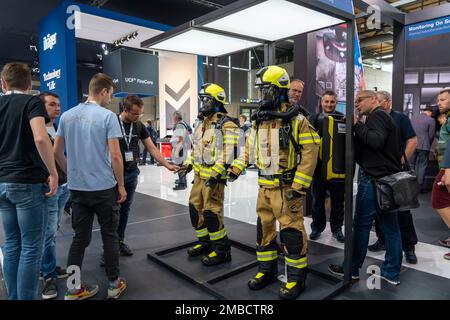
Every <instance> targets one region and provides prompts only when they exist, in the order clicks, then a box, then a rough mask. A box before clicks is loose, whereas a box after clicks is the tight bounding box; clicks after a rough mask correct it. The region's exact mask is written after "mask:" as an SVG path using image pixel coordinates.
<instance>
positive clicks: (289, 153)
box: [230, 104, 320, 191]
mask: <svg viewBox="0 0 450 320" xmlns="http://www.w3.org/2000/svg"><path fill="white" fill-rule="evenodd" d="M288 107H289V104H282V106H281V107H280V111H282V112H285V111H286V110H287V108H288ZM282 130H284V132H281V131H282ZM287 130H292V131H291V132H292V137H293V138H294V140H295V142H296V143H297V144H298V145H299V146H300V153H299V154H297V152H296V150H295V148H294V145H293V143H292V141H291V139H290V138H287V137H288V136H287V133H286V132H287ZM285 133H286V134H285ZM319 147H320V137H319V135H318V134H317V132H316V131H315V130H314V128H313V127H312V126H311V124H310V123H309V121H308V120H307V119H306V118H305V117H304V116H303V115H301V114H300V115H298V116H296V117H294V118H293V119H292V120H291V122H290V126H286V125H283V121H282V119H274V120H270V121H264V122H262V123H261V124H260V125H259V126H258V127H257V126H256V123H253V126H252V129H251V132H250V135H249V138H248V139H247V141H246V145H245V151H244V152H242V153H241V154H240V155H239V157H238V158H237V159H236V160H234V162H233V163H232V165H231V167H230V171H232V172H233V173H234V174H236V175H239V174H240V173H241V172H242V171H243V170H244V169H245V168H246V166H248V165H249V164H250V163H254V164H255V165H256V167H257V168H258V169H259V178H258V184H259V185H260V186H261V187H264V188H277V187H279V186H280V179H283V177H282V176H283V174H284V173H291V175H290V176H291V180H292V189H294V190H299V191H300V190H302V189H308V188H309V187H310V186H311V182H312V176H313V174H314V169H315V168H316V163H317V156H318V152H319ZM281 182H282V181H281Z"/></svg>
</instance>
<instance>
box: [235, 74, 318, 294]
mask: <svg viewBox="0 0 450 320" xmlns="http://www.w3.org/2000/svg"><path fill="white" fill-rule="evenodd" d="M256 86H257V88H258V89H259V92H260V95H261V96H260V99H261V100H260V105H259V108H258V110H257V111H256V113H255V114H254V115H253V116H252V121H253V125H252V132H251V133H250V136H249V138H248V139H247V143H246V147H245V152H243V153H242V154H241V155H240V156H239V158H237V159H236V160H234V162H233V163H232V165H231V166H230V168H229V169H228V176H229V180H230V181H234V180H235V179H236V178H237V177H238V176H239V175H240V174H241V173H242V171H243V170H244V169H245V168H246V166H247V165H248V164H249V163H255V165H256V166H257V168H258V170H259V173H258V175H259V177H258V184H259V192H258V199H257V204H256V211H257V214H258V220H257V246H256V254H257V260H258V273H257V274H256V275H255V276H254V277H253V278H252V279H250V280H249V282H248V286H249V288H250V289H252V290H259V289H262V288H264V287H265V286H267V285H268V284H270V283H271V282H274V281H276V279H277V275H278V262H277V260H278V248H279V246H278V244H277V241H276V238H277V233H276V223H275V222H276V221H278V222H279V224H280V230H281V231H280V237H281V242H282V244H283V245H284V251H285V252H284V256H285V264H286V267H287V283H286V284H283V285H282V286H281V287H280V290H279V296H280V298H282V299H295V298H296V297H298V295H299V294H300V293H301V292H302V291H303V290H304V288H305V281H306V268H307V265H308V263H307V258H306V252H307V234H306V231H305V227H304V224H303V202H304V195H305V190H306V189H308V188H309V187H310V186H311V182H312V176H313V173H314V169H315V167H316V162H317V155H318V152H319V146H320V137H319V136H318V134H317V133H316V131H315V130H314V128H313V127H312V126H311V125H310V123H309V122H308V120H307V119H306V117H305V115H304V114H305V113H304V111H303V110H302V109H301V107H299V106H297V105H293V106H291V105H290V104H289V102H288V101H289V99H288V96H287V92H288V89H289V86H290V81H289V75H288V73H287V72H286V70H284V69H283V68H280V67H278V66H269V67H264V68H262V69H261V70H259V71H258V72H257V74H256Z"/></svg>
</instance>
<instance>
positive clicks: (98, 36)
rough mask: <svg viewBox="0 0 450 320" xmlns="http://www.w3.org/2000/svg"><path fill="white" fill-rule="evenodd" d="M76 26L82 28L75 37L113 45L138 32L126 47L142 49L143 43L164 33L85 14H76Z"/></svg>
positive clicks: (77, 30)
mask: <svg viewBox="0 0 450 320" xmlns="http://www.w3.org/2000/svg"><path fill="white" fill-rule="evenodd" d="M75 21H76V25H78V26H80V28H77V29H76V30H75V36H76V37H77V38H81V39H87V40H93V41H98V42H104V43H109V44H113V43H114V41H116V40H119V39H120V38H122V37H124V36H126V35H128V34H130V33H133V32H134V31H137V32H138V36H137V38H136V39H131V40H130V41H127V42H125V43H124V46H126V47H131V48H137V49H145V50H150V49H146V48H141V42H142V41H144V40H147V39H149V38H152V37H154V36H157V35H158V34H161V33H163V31H160V30H155V29H150V28H145V27H141V26H137V25H133V24H129V23H125V22H121V21H116V20H111V19H107V18H103V17H98V16H94V15H91V14H87V13H83V12H79V11H78V12H75Z"/></svg>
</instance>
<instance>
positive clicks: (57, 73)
mask: <svg viewBox="0 0 450 320" xmlns="http://www.w3.org/2000/svg"><path fill="white" fill-rule="evenodd" d="M43 77H44V82H47V83H46V84H47V88H48V90H55V89H56V82H55V81H50V80H53V79H60V78H61V69H57V70H56V69H53V71H51V72H47V73H45V72H44V74H43ZM48 81H50V82H48Z"/></svg>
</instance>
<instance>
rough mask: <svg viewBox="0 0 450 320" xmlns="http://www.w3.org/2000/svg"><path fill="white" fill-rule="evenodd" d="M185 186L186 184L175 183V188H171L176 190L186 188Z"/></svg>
mask: <svg viewBox="0 0 450 320" xmlns="http://www.w3.org/2000/svg"><path fill="white" fill-rule="evenodd" d="M186 188H187V185H185V184H177V185H176V186H175V188H172V190H175V191H177V190H184V189H186Z"/></svg>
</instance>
